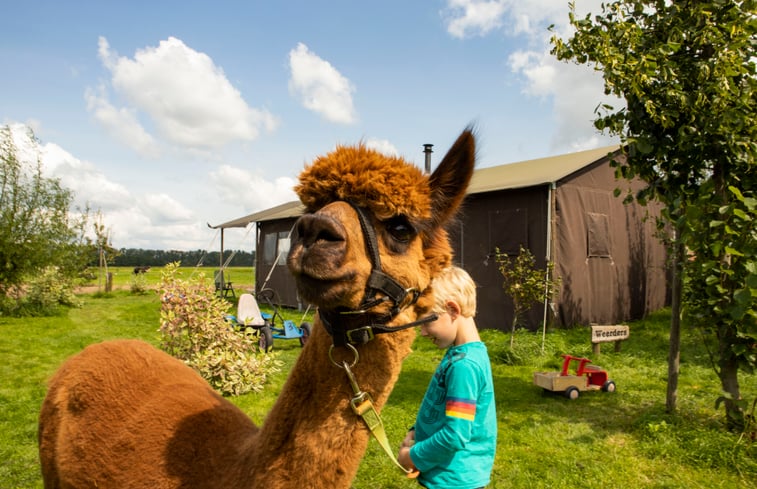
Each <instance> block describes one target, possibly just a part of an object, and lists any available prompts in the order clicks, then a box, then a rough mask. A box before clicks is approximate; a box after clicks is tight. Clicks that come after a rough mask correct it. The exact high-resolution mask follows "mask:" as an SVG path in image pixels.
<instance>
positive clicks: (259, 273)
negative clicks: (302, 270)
mask: <svg viewBox="0 0 757 489" xmlns="http://www.w3.org/2000/svg"><path fill="white" fill-rule="evenodd" d="M295 221H296V218H288V219H277V220H272V221H261V222H258V235H257V245H256V250H258V251H257V253H256V258H255V277H256V279H255V292H256V293H259V292H260V290H261V289H262V288H263V287H265V288H268V289H273V290H274V291H275V292H276V294H277V295H278V297H279V299H280V300H281V302H280V304H279V305H281V306H285V307H295V308H298V309H300V308H302V307H303V306H305V305H303V304H302V303H300V299H299V296H298V294H297V287H296V286H295V282H294V280H293V279H292V275H291V274H290V273H289V268H287V266H286V258H287V252H288V251H289V245H288V243H289V240H288V239H289V233H290V231H291V230H292V227H293V226H294V223H295ZM269 274H270V277H269ZM266 278H268V281H267V282H266Z"/></svg>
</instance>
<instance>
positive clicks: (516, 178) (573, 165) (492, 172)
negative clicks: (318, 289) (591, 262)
mask: <svg viewBox="0 0 757 489" xmlns="http://www.w3.org/2000/svg"><path fill="white" fill-rule="evenodd" d="M618 149H619V146H617V145H615V146H605V147H603V148H596V149H590V150H587V151H579V152H578V153H569V154H564V155H558V156H549V157H547V158H538V159H535V160H528V161H521V162H519V163H509V164H505V165H499V166H492V167H489V168H479V169H478V170H476V171H475V172H474V173H473V177H472V178H471V182H470V185H469V186H468V193H469V194H478V193H483V192H492V191H495V190H505V189H515V188H524V187H531V186H533V185H541V184H547V183H552V182H556V181H557V180H560V179H561V178H564V177H567V176H568V175H570V174H572V173H574V172H576V171H578V170H580V169H582V168H585V167H587V166H589V165H590V164H592V163H594V162H596V161H598V160H600V159H602V158H604V157H605V156H607V155H608V154H609V153H613V152H615V151H617V150H618ZM304 211H305V207H304V206H303V205H302V204H301V203H300V202H299V201H297V200H295V201H292V202H287V203H285V204H281V205H277V206H276V207H272V208H270V209H266V210H263V211H260V212H256V213H254V214H250V215H247V216H244V217H240V218H237V219H234V220H232V221H228V222H224V223H222V224H218V225H215V226H210V224H208V225H209V226H210V227H211V228H213V229H218V228H221V229H226V228H243V227H247V225H248V224H250V223H251V222H265V221H273V220H276V219H285V218H289V217H298V216H301V215H302V214H303V212H304Z"/></svg>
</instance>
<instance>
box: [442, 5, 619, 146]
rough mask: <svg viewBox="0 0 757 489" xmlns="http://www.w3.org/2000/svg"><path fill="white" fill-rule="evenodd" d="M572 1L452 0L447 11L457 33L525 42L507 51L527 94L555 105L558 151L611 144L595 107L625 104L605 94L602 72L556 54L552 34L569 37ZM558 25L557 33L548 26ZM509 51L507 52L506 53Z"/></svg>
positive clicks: (579, 8) (579, 12) (579, 9)
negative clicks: (494, 35)
mask: <svg viewBox="0 0 757 489" xmlns="http://www.w3.org/2000/svg"><path fill="white" fill-rule="evenodd" d="M600 4H601V0H577V2H576V6H577V15H579V16H582V15H585V13H586V12H589V11H593V12H598V11H599V6H600ZM568 12H569V10H568V4H567V2H565V3H563V2H557V1H554V0H529V1H527V2H524V1H521V0H490V1H484V0H448V1H447V8H446V10H444V11H443V12H442V16H443V17H444V19H445V23H446V26H447V31H448V32H449V34H450V35H451V36H453V37H457V38H461V39H462V38H466V37H471V36H475V35H480V36H483V35H487V34H489V35H491V34H492V33H494V32H499V33H500V35H506V36H510V37H513V38H517V40H520V41H525V42H522V43H520V44H521V45H523V46H525V47H523V48H519V49H515V50H513V51H512V52H510V53H509V55H507V64H508V66H509V67H510V69H511V71H512V72H513V73H516V74H517V75H519V76H520V77H521V81H522V83H523V85H522V92H523V93H524V94H526V95H528V96H530V97H533V98H538V99H543V100H547V101H548V102H550V103H551V104H552V116H553V118H554V120H555V123H556V130H555V133H554V134H553V135H552V141H551V147H552V150H553V151H578V150H581V149H587V148H592V147H596V146H598V145H600V144H610V143H611V140H610V138H609V137H608V136H603V135H600V134H599V133H598V132H597V131H596V130H595V129H594V126H593V125H592V121H593V120H594V119H595V118H596V115H595V114H594V109H595V108H596V107H597V105H598V104H600V103H610V104H611V105H614V106H616V107H620V106H621V105H622V102H621V101H619V100H617V99H610V98H608V97H606V96H605V95H604V87H603V82H602V77H601V74H600V73H597V72H595V71H594V70H593V69H592V68H591V67H589V66H585V65H576V64H573V63H563V62H561V61H558V60H557V59H556V58H555V57H554V56H553V55H551V54H550V51H551V49H552V46H551V44H550V38H551V37H552V36H553V35H558V36H559V37H561V38H569V37H570V36H571V35H572V32H573V30H572V27H571V26H570V24H569V23H568ZM550 25H553V26H554V28H553V32H550V31H549V30H548V26H550ZM504 55H506V53H503V56H504Z"/></svg>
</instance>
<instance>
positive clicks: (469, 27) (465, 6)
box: [442, 0, 507, 39]
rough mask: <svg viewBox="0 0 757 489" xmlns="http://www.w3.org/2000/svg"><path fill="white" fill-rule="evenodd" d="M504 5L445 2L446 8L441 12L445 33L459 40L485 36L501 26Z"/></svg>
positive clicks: (458, 0)
mask: <svg viewBox="0 0 757 489" xmlns="http://www.w3.org/2000/svg"><path fill="white" fill-rule="evenodd" d="M506 4H507V2H506V1H501V0H500V1H497V0H494V1H487V0H447V8H446V10H444V11H443V12H442V15H443V16H444V17H445V21H446V23H447V32H449V34H450V35H451V36H452V37H457V38H459V39H464V38H466V37H470V36H475V35H479V36H483V35H486V34H487V33H488V32H490V31H491V30H493V29H498V28H499V27H501V26H502V22H503V20H502V17H503V15H504V14H505V11H506V8H507V5H506Z"/></svg>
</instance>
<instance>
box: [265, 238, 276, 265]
mask: <svg viewBox="0 0 757 489" xmlns="http://www.w3.org/2000/svg"><path fill="white" fill-rule="evenodd" d="M277 238H278V235H277V234H276V233H268V234H266V235H265V236H264V237H263V264H264V265H273V262H274V261H276V239H277Z"/></svg>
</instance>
